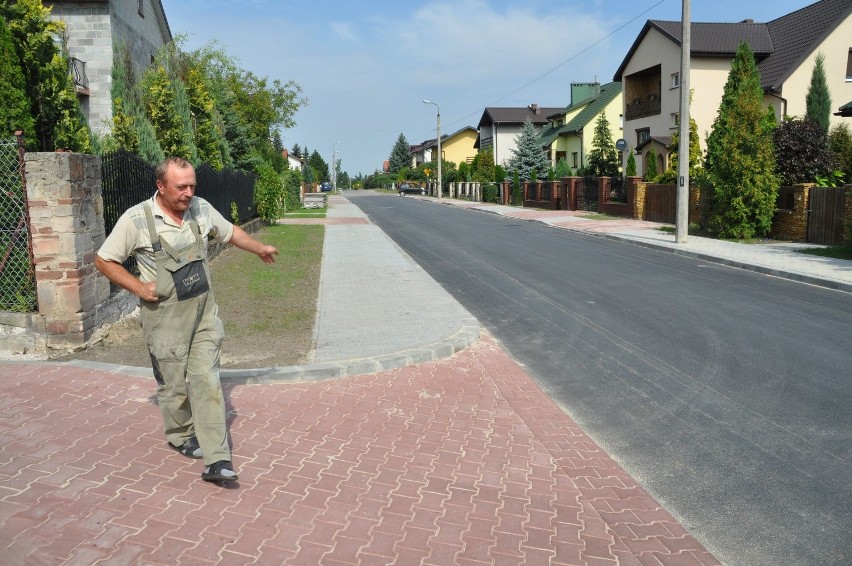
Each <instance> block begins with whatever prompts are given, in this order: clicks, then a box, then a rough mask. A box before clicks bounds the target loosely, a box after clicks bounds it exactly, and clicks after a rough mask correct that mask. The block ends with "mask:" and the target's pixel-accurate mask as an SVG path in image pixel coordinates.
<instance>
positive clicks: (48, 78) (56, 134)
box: [0, 0, 91, 152]
mask: <svg viewBox="0 0 852 566" xmlns="http://www.w3.org/2000/svg"><path fill="white" fill-rule="evenodd" d="M0 15H2V17H3V18H4V19H5V20H6V22H8V26H9V31H10V32H11V35H12V38H13V44H14V48H15V52H16V54H17V59H18V61H19V62H20V68H21V71H22V73H23V79H24V83H23V84H24V85H25V90H26V96H27V100H28V101H29V104H30V112H29V113H30V116H31V117H32V119H33V122H34V138H35V139H34V141H35V144H36V148H37V149H39V150H41V151H53V150H55V149H60V148H61V149H70V150H72V151H81V152H88V151H89V150H90V149H91V136H90V134H89V129H88V126H87V124H86V121H85V118H84V117H83V114H82V112H81V111H80V105H79V102H78V101H77V93H76V92H75V89H74V84H73V82H72V81H71V77H70V75H69V73H68V59H67V58H66V57H65V56H64V55H63V54H62V53H61V52H60V50H59V48H57V46H56V43H55V42H54V36H60V37H64V32H65V26H64V24H63V23H62V22H61V21H55V20H51V19H50V18H49V15H50V8H45V7H43V6H42V3H41V1H40V0H18V1H17V2H0ZM3 78H4V81H5V80H6V75H3Z"/></svg>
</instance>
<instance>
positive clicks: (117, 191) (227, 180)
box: [101, 149, 257, 274]
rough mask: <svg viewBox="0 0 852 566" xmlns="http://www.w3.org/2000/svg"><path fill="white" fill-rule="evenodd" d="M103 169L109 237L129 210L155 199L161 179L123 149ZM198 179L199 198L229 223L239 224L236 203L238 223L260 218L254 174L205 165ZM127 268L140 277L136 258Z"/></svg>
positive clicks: (106, 156) (103, 163) (198, 171)
mask: <svg viewBox="0 0 852 566" xmlns="http://www.w3.org/2000/svg"><path fill="white" fill-rule="evenodd" d="M101 167H102V172H101V175H102V183H103V199H104V230H105V233H106V234H107V235H109V233H110V232H112V229H113V228H114V227H115V223H116V222H117V221H118V218H119V217H120V216H121V215H122V214H123V213H124V211H125V210H127V209H128V208H130V207H131V206H133V205H135V204H138V203H140V202H142V201H143V200H146V199H149V198H151V196H152V195H153V194H154V191H155V190H156V182H157V177H156V174H155V172H154V169H155V167H154V166H153V165H151V164H149V163H148V162H147V161H145V160H143V159H141V158H139V157H138V156H136V155H134V154H132V153H130V152H128V151H125V150H123V149H119V150H117V151H113V152H110V153H106V154H104V155H103V157H102V158H101ZM195 176H196V179H195V180H196V184H197V188H196V191H195V194H196V195H198V196H199V197H201V198H203V199H205V200H207V201H208V202H210V204H211V205H213V208H215V209H216V210H218V211H219V213H220V214H221V215H222V216H224V217H225V218H227V219H228V220H231V221H233V220H235V219H234V217H233V215H232V206H231V204H232V203H233V204H234V205H235V206H236V211H237V218H236V220H238V221H239V222H243V221H245V220H249V219H250V218H254V217H255V216H256V215H257V212H256V210H255V206H254V183H255V177H254V175H252V174H251V173H245V172H243V171H230V170H225V171H216V170H214V169H213V168H211V167H210V166H209V165H206V164H202V165H199V166H198V167H197V168H196V170H195ZM124 266H125V267H126V268H127V269H128V271H130V272H131V273H137V274H138V268H137V267H136V261H135V259H134V258H132V257H131V258H130V259H128V260H127V262H125V265H124Z"/></svg>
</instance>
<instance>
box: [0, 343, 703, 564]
mask: <svg viewBox="0 0 852 566" xmlns="http://www.w3.org/2000/svg"><path fill="white" fill-rule="evenodd" d="M0 374H2V378H0V434H2V440H0V498H2V503H0V556H2V557H3V560H2V562H4V563H8V564H47V563H50V564H86V565H88V564H92V563H95V562H97V561H98V560H103V561H104V562H103V563H104V564H131V563H138V564H146V565H158V564H163V565H169V566H171V565H174V564H229V565H230V564H310V565H315V564H328V565H341V566H342V565H352V564H370V565H373V564H401V565H407V564H421V565H424V566H433V565H434V566H445V565H447V564H457V565H483V564H554V565H557V564H589V565H592V564H601V565H604V564H607V565H614V564H623V565H661V564H678V565H689V564H696V565H706V564H718V561H716V560H715V559H714V558H713V557H712V556H711V555H710V554H709V553H708V552H707V551H706V550H705V549H704V548H703V547H702V546H701V545H700V544H699V543H698V542H697V541H696V540H695V539H694V538H693V537H692V536H691V535H689V534H688V533H687V532H686V531H685V530H684V529H683V528H682V527H681V526H680V525H679V524H678V523H677V522H676V521H675V520H674V519H673V518H672V517H671V516H670V515H669V514H668V513H667V512H666V511H665V510H664V509H662V508H661V507H660V506H659V504H658V503H657V502H656V501H654V500H653V499H652V498H651V497H650V496H649V495H648V494H647V493H646V492H645V491H644V490H643V489H641V488H640V487H638V486H637V484H636V482H635V481H633V479H632V478H631V477H630V476H628V475H627V474H626V473H625V472H624V471H623V470H622V469H621V468H620V467H619V466H618V465H616V464H615V462H614V461H613V460H612V459H611V458H609V457H608V456H607V455H606V454H605V453H603V451H602V450H601V449H600V448H599V447H598V446H597V445H596V444H595V443H594V442H592V441H591V439H590V438H589V437H588V436H586V435H585V434H584V433H583V432H582V431H581V430H580V429H579V428H578V427H577V425H576V424H575V423H574V422H573V421H572V420H571V419H570V418H568V417H567V416H566V415H565V414H564V413H563V412H562V411H561V410H560V409H559V408H558V407H557V406H556V405H555V404H554V403H553V402H552V401H551V400H550V399H549V398H548V397H547V396H546V395H545V394H544V393H543V392H542V391H541V389H539V388H538V387H537V386H536V385H535V384H534V383H533V382H532V381H531V379H530V378H529V377H528V376H527V375H526V374H525V373H524V371H523V370H522V369H521V368H520V367H519V366H518V365H516V364H515V363H514V362H513V361H512V360H511V359H510V358H509V357H508V356H507V355H506V354H505V353H504V352H503V351H502V350H501V349H500V348H499V347H498V346H497V345H496V344H495V343H494V342H493V341H492V340H491V339H490V338H488V337H485V338H483V339H482V340H480V341H479V342H478V343H476V344H474V345H473V346H471V347H469V348H467V349H465V350H464V351H462V352H460V353H459V354H457V355H455V356H453V357H452V358H449V359H445V360H442V361H438V362H432V363H426V364H421V365H416V366H409V367H406V368H401V369H396V370H391V371H386V372H383V373H378V374H371V375H362V376H358V377H354V378H345V379H339V380H335V381H324V382H319V383H311V384H280V385H234V384H226V385H225V394H226V398H227V402H228V409H229V422H230V431H231V437H232V441H233V445H234V455H235V458H234V459H235V465H236V467H237V469H238V471H239V473H240V481H239V483H237V484H235V485H232V486H231V487H228V488H223V487H220V486H217V485H215V484H209V483H205V482H202V481H201V480H200V477H199V474H200V472H201V463H200V462H199V461H195V460H188V459H186V458H183V457H181V456H180V455H179V454H177V453H176V452H175V451H173V450H170V449H169V448H168V447H166V442H165V440H164V437H163V434H162V432H161V427H162V424H161V422H160V415H159V411H158V409H157V407H156V406H155V403H154V397H153V393H154V383H153V380H151V381H147V380H143V379H139V378H133V377H128V376H123V375H119V374H113V373H107V372H101V371H95V370H90V369H84V368H77V367H71V366H56V365H38V364H7V365H0Z"/></svg>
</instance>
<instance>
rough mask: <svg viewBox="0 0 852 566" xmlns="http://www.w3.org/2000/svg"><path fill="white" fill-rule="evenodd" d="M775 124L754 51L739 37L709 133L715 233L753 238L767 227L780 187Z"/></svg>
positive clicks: (707, 164) (708, 161) (711, 226)
mask: <svg viewBox="0 0 852 566" xmlns="http://www.w3.org/2000/svg"><path fill="white" fill-rule="evenodd" d="M774 129H775V114H774V113H773V111H772V109H771V108H766V107H764V103H763V89H762V88H761V86H760V75H759V73H758V71H757V66H756V64H755V60H754V52H753V51H752V50H751V48H750V47H749V45H748V44H747V43H741V44H740V46H739V48H738V49H737V53H736V55H735V57H734V60H733V62H732V63H731V71H730V72H729V73H728V80H727V82H726V83H725V88H724V91H723V94H722V103H721V105H720V106H719V113H718V115H717V116H716V119H715V121H714V122H713V127H712V129H711V131H710V134H709V136H708V137H707V156H706V160H705V170H706V172H707V175H708V181H709V183H710V185H711V186H712V198H711V202H712V204H711V208H712V211H711V215H710V221H709V226H708V228H709V229H710V230H711V231H713V232H715V233H716V234H718V235H719V236H721V237H725V238H752V237H755V236H764V235H766V234H767V233H768V232H769V229H770V228H771V226H772V216H773V213H774V212H775V200H776V196H777V192H778V177H777V175H776V174H775V155H774V153H773V143H772V134H773V131H774Z"/></svg>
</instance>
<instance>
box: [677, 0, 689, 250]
mask: <svg viewBox="0 0 852 566" xmlns="http://www.w3.org/2000/svg"><path fill="white" fill-rule="evenodd" d="M690 31H691V30H690V19H689V0H683V9H682V13H681V33H680V113H679V115H678V116H679V118H678V126H679V127H678V136H679V138H678V144H677V147H678V149H677V215H676V218H675V242H676V243H678V244H685V243H686V235H687V233H688V232H689V98H690V97H689V65H690V63H689V61H690V59H689V50H690V45H691V35H690Z"/></svg>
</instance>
